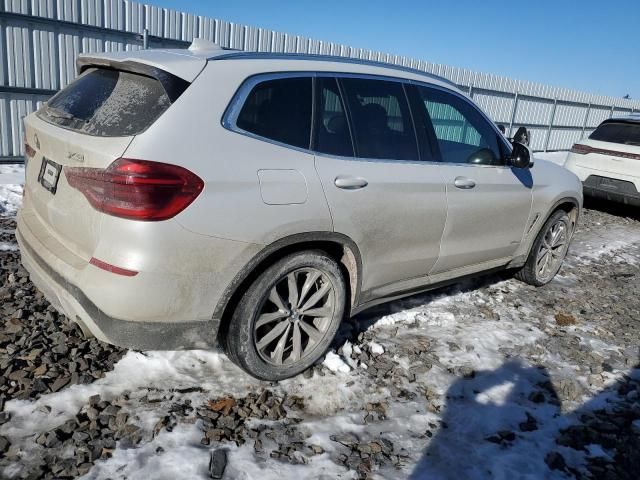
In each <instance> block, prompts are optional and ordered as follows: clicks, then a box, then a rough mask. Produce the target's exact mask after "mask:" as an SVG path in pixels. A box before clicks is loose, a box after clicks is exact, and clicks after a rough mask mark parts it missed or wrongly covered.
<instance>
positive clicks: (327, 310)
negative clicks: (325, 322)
mask: <svg viewBox="0 0 640 480" xmlns="http://www.w3.org/2000/svg"><path fill="white" fill-rule="evenodd" d="M332 313H333V308H331V307H330V306H327V305H325V306H324V307H319V308H310V309H309V310H305V311H304V312H303V314H304V316H305V317H330V316H331V314H332Z"/></svg>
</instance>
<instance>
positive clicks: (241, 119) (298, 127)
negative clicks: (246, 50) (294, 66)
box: [236, 77, 313, 149]
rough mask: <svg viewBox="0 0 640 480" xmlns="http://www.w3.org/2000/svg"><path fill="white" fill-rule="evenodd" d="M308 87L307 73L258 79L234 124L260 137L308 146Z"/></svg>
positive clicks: (309, 101)
mask: <svg viewBox="0 0 640 480" xmlns="http://www.w3.org/2000/svg"><path fill="white" fill-rule="evenodd" d="M312 90H313V87H312V79H311V77H302V78H278V79H274V80H265V81H264V82H261V83H258V84H257V85H256V86H255V87H253V90H251V92H250V93H249V95H248V97H247V99H246V101H245V103H244V105H243V106H242V110H241V111H240V114H239V116H238V120H237V121H236V125H237V126H238V128H241V129H242V130H244V131H246V132H249V133H253V134H255V135H259V136H260V137H264V138H268V139H270V140H274V141H276V142H280V143H284V144H287V145H292V146H294V147H299V148H305V149H308V148H309V142H310V140H311V110H312V101H313V99H312V97H313V95H312Z"/></svg>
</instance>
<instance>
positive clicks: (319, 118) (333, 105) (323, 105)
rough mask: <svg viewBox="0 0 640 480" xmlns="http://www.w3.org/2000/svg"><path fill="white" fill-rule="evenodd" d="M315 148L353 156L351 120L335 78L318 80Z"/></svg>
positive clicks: (329, 152)
mask: <svg viewBox="0 0 640 480" xmlns="http://www.w3.org/2000/svg"><path fill="white" fill-rule="evenodd" d="M314 139H315V141H314V143H315V145H314V150H315V151H317V152H320V153H327V154H329V155H340V156H343V157H353V144H352V143H351V132H350V131H349V122H348V121H347V115H346V113H345V110H344V105H343V103H342V98H341V97H340V90H339V89H338V82H337V81H336V79H335V78H329V77H319V78H318V79H317V80H316V121H315V132H314Z"/></svg>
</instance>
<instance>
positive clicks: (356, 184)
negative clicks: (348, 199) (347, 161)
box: [334, 177, 369, 190]
mask: <svg viewBox="0 0 640 480" xmlns="http://www.w3.org/2000/svg"><path fill="white" fill-rule="evenodd" d="M334 183H335V184H336V187H338V188H342V189H344V190H357V189H358V188H364V187H366V186H367V185H369V182H367V181H366V180H365V179H364V178H360V177H336V179H335V181H334Z"/></svg>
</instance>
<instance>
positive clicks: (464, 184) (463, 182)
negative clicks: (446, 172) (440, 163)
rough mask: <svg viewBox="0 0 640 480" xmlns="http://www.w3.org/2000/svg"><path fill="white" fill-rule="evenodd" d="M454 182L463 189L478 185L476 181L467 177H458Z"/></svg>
mask: <svg viewBox="0 0 640 480" xmlns="http://www.w3.org/2000/svg"><path fill="white" fill-rule="evenodd" d="M453 184H454V185H455V186H456V187H457V188H461V189H463V190H469V189H470V188H473V187H475V186H476V182H475V181H474V180H471V179H470V178H467V177H456V179H455V180H454V181H453Z"/></svg>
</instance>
